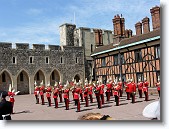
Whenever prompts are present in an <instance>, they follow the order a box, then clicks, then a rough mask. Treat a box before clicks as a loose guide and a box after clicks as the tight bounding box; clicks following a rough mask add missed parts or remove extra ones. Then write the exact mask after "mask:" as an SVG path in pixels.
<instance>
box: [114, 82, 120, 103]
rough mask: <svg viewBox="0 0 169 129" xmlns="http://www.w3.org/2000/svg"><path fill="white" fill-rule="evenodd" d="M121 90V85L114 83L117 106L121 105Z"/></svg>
mask: <svg viewBox="0 0 169 129" xmlns="http://www.w3.org/2000/svg"><path fill="white" fill-rule="evenodd" d="M119 90H120V86H119V85H118V83H117V82H116V83H115V85H114V92H113V95H114V97H115V102H116V106H119V98H120V97H119Z"/></svg>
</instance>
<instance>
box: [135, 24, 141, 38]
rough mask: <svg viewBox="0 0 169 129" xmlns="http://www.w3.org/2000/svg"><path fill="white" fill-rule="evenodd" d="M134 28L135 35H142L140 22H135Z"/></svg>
mask: <svg viewBox="0 0 169 129" xmlns="http://www.w3.org/2000/svg"><path fill="white" fill-rule="evenodd" d="M135 28H136V35H140V34H142V24H141V22H137V23H136V24H135Z"/></svg>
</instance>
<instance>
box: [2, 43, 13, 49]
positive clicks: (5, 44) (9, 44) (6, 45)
mask: <svg viewBox="0 0 169 129" xmlns="http://www.w3.org/2000/svg"><path fill="white" fill-rule="evenodd" d="M0 48H10V49H12V43H7V42H0Z"/></svg>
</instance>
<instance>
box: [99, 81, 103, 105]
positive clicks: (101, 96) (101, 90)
mask: <svg viewBox="0 0 169 129" xmlns="http://www.w3.org/2000/svg"><path fill="white" fill-rule="evenodd" d="M99 87H100V98H101V101H102V104H104V84H102V82H101V81H100V85H99Z"/></svg>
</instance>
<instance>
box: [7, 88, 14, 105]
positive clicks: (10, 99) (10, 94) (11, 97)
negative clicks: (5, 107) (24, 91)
mask: <svg viewBox="0 0 169 129" xmlns="http://www.w3.org/2000/svg"><path fill="white" fill-rule="evenodd" d="M14 95H15V94H14V93H13V92H10V91H9V92H8V96H9V101H10V102H12V103H14V102H15V99H14Z"/></svg>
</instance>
